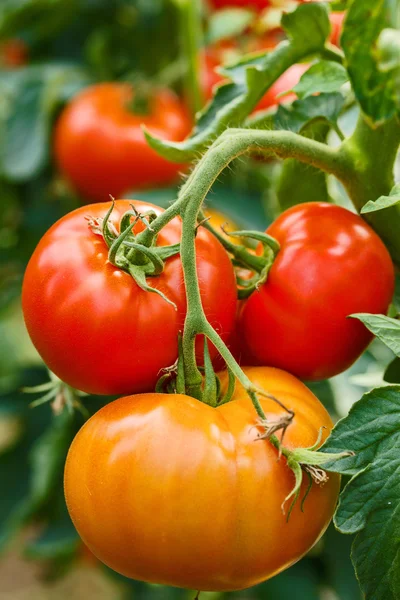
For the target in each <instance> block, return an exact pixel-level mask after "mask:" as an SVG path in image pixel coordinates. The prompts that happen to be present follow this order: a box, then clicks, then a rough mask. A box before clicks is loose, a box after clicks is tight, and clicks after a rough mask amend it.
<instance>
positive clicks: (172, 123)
mask: <svg viewBox="0 0 400 600" xmlns="http://www.w3.org/2000/svg"><path fill="white" fill-rule="evenodd" d="M135 97H136V96H135V92H134V89H133V87H132V86H131V85H130V84H127V83H116V82H114V83H100V84H97V85H93V86H91V87H89V88H86V89H85V90H83V91H82V92H80V93H79V94H78V95H77V96H75V98H73V100H72V101H71V102H70V104H69V105H68V106H67V107H66V108H65V109H64V111H63V112H62V114H61V116H60V118H59V120H58V122H57V124H56V128H55V133H54V154H55V159H56V163H57V165H58V167H59V169H60V171H61V173H62V174H63V175H64V176H65V177H66V178H67V180H68V181H69V182H70V183H71V184H72V186H73V187H74V188H75V189H76V190H77V191H78V192H79V193H80V194H81V197H82V201H86V202H88V201H96V202H101V201H106V200H108V199H109V197H110V195H112V196H114V197H118V196H122V195H123V194H124V193H126V192H128V191H130V190H134V189H142V188H146V187H151V186H153V187H157V186H162V185H168V184H171V183H173V182H174V181H176V180H177V179H178V178H179V174H180V173H181V171H182V170H183V169H184V168H185V167H184V165H181V164H176V163H172V162H170V161H168V160H166V159H165V158H162V157H161V156H159V155H158V154H157V153H156V152H155V150H153V149H152V148H150V146H149V145H148V144H147V142H146V139H145V137H144V133H143V131H142V125H144V126H145V127H147V128H148V129H149V131H150V132H151V133H153V134H154V135H156V136H157V137H160V138H163V139H168V140H173V141H181V140H183V139H184V138H185V137H186V136H187V135H188V134H189V132H190V130H191V127H192V121H191V119H190V117H189V113H188V110H187V108H186V107H185V105H184V103H183V102H182V101H181V100H180V99H179V98H178V97H177V96H176V95H175V93H174V92H172V91H171V90H169V89H165V88H163V89H158V90H154V91H153V92H152V93H150V95H149V97H148V98H147V99H146V102H145V104H146V103H147V106H145V108H143V109H142V110H141V111H140V110H138V109H137V108H135V106H134V102H135Z"/></svg>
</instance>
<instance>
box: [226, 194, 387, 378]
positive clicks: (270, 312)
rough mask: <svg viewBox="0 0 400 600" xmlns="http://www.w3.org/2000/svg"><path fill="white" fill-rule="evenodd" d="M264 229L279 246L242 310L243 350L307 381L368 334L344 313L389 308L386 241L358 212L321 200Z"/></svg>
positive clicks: (340, 367) (355, 353)
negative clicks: (266, 273) (260, 283)
mask: <svg viewBox="0 0 400 600" xmlns="http://www.w3.org/2000/svg"><path fill="white" fill-rule="evenodd" d="M267 231H268V233H269V234H270V235H271V236H273V237H274V238H275V239H277V240H278V242H279V243H280V245H281V249H280V252H279V254H278V256H277V258H276V260H275V262H274V264H273V265H272V267H271V269H270V271H269V275H268V280H267V282H266V283H265V284H263V285H262V286H261V287H260V289H259V291H256V292H254V293H253V294H252V295H251V296H250V298H249V299H248V300H246V302H245V304H244V306H243V307H242V309H241V313H240V322H239V334H238V335H239V336H241V339H242V342H243V344H245V345H246V347H247V355H250V356H251V357H252V358H253V359H254V361H255V362H256V364H264V365H270V366H275V367H278V368H281V369H285V370H286V371H289V372H290V373H293V374H294V375H296V376H297V377H299V378H300V379H303V380H306V381H307V380H319V379H327V378H329V377H333V376H334V375H337V374H339V373H341V372H343V371H345V370H346V369H347V368H349V367H350V366H351V365H352V364H353V363H354V362H355V360H356V359H357V358H358V357H359V356H360V355H361V353H362V352H363V351H364V350H365V349H366V348H367V346H368V345H369V343H370V342H371V340H372V337H373V336H372V335H371V334H370V332H369V331H368V330H367V329H366V328H365V327H364V326H363V325H362V323H360V322H358V321H357V320H355V319H349V318H348V317H349V315H351V314H354V313H363V312H365V313H373V314H375V313H380V314H386V313H387V310H388V307H389V305H390V302H391V300H392V296H393V292H394V268H393V263H392V260H391V257H390V255H389V252H388V250H387V249H386V246H385V245H384V243H383V242H382V240H381V239H380V238H379V236H378V235H377V234H376V233H375V232H374V231H373V230H372V229H371V228H370V227H369V225H368V224H367V223H366V222H365V221H364V220H363V219H362V218H361V217H360V216H358V215H356V214H354V213H352V212H350V211H348V210H347V209H344V208H342V207H340V206H336V205H333V204H327V203H323V202H321V203H318V202H314V203H305V204H300V205H297V206H294V207H293V208H290V209H289V210H287V211H285V212H284V213H282V214H281V215H280V216H279V217H278V219H276V221H275V222H274V223H273V224H272V225H271V226H270V227H269V228H268V230H267Z"/></svg>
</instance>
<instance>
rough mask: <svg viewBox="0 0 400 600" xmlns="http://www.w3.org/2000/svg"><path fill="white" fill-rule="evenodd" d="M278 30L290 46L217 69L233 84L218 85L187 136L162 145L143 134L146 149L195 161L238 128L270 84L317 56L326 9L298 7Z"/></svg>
mask: <svg viewBox="0 0 400 600" xmlns="http://www.w3.org/2000/svg"><path fill="white" fill-rule="evenodd" d="M282 25H283V27H284V28H285V29H286V31H287V33H288V36H289V41H284V42H282V43H281V44H279V46H277V47H276V48H275V49H274V50H273V51H269V52H264V53H262V54H256V55H249V56H245V57H243V58H242V59H241V60H240V61H238V62H237V63H235V64H233V65H229V66H226V67H224V68H221V69H220V72H221V73H222V74H223V75H225V76H226V77H228V78H230V79H231V80H232V82H231V83H227V84H225V85H222V86H219V87H218V88H217V91H216V94H215V96H214V98H213V99H212V101H211V102H210V103H209V104H208V105H207V106H206V108H205V109H204V110H203V111H202V112H201V113H200V114H199V115H198V121H197V124H196V127H195V128H194V130H193V132H192V134H191V136H190V137H189V138H188V139H186V140H184V141H183V142H179V143H176V142H167V141H163V140H159V139H156V138H155V137H154V136H152V135H150V134H149V133H148V132H147V133H146V139H147V141H148V143H149V144H150V146H151V147H152V148H154V149H155V150H156V151H157V152H158V153H159V154H161V155H162V156H164V157H165V158H167V159H169V160H173V161H176V162H185V161H190V160H193V159H194V158H196V157H197V154H198V152H200V151H203V150H204V149H205V148H206V147H207V146H208V145H209V144H210V142H211V140H212V139H214V138H215V137H216V136H218V135H219V134H220V133H221V132H222V131H224V129H226V127H228V126H230V127H239V126H240V125H242V124H243V123H244V121H245V119H246V117H247V116H248V115H249V114H250V113H251V112H252V111H253V110H254V108H255V107H256V105H257V104H258V102H259V100H261V98H262V97H263V95H264V94H265V92H266V91H267V90H268V89H269V88H270V87H271V86H272V84H273V83H274V82H275V81H276V80H277V79H278V78H279V77H280V76H281V75H282V73H284V72H285V71H286V70H287V69H288V68H289V67H290V66H291V65H293V64H295V63H297V62H301V61H302V60H304V59H305V58H308V57H310V56H311V55H314V54H318V53H319V52H322V50H323V48H324V44H325V41H326V38H327V37H328V35H329V32H330V22H329V16H328V9H327V7H326V6H325V5H323V4H303V5H301V6H299V7H298V8H297V9H296V10H295V11H293V12H292V13H288V14H286V15H284V17H283V19H282Z"/></svg>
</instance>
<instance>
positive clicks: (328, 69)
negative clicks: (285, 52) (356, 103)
mask: <svg viewBox="0 0 400 600" xmlns="http://www.w3.org/2000/svg"><path fill="white" fill-rule="evenodd" d="M348 80H349V76H348V74H347V71H346V69H345V68H344V67H343V66H342V65H340V64H339V63H337V62H333V61H328V60H321V61H319V62H317V63H316V64H315V65H312V67H310V68H309V69H308V71H306V72H305V73H304V75H302V77H301V79H300V81H299V83H298V84H297V85H296V86H295V87H294V88H293V91H294V92H296V94H297V95H298V97H299V98H307V96H312V95H313V94H316V93H320V92H324V93H329V92H338V91H339V90H340V88H341V87H342V86H343V85H344V84H345V83H347V82H348Z"/></svg>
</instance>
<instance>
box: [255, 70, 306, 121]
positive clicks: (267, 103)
mask: <svg viewBox="0 0 400 600" xmlns="http://www.w3.org/2000/svg"><path fill="white" fill-rule="evenodd" d="M309 66H310V65H305V64H299V65H292V66H291V67H289V68H288V70H287V71H285V72H284V73H283V75H281V77H279V79H277V80H276V81H275V83H274V84H273V85H272V86H271V87H270V88H269V90H268V91H267V93H266V94H265V96H264V97H263V98H262V99H261V100H260V102H259V103H258V105H257V107H256V111H258V110H265V109H266V108H269V107H271V106H277V105H278V104H284V103H285V102H292V101H293V100H296V98H297V96H296V94H293V93H290V94H286V95H285V96H282V97H279V95H280V94H283V93H284V92H287V91H289V90H291V89H293V88H294V86H295V85H297V84H298V83H299V81H300V78H301V76H302V75H303V74H304V73H305V72H306V71H307V69H308V68H309Z"/></svg>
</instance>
